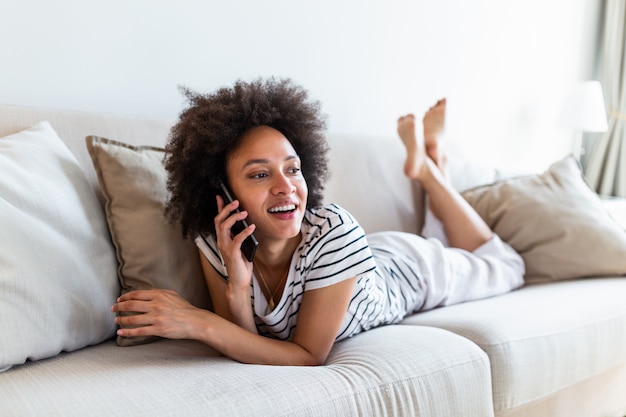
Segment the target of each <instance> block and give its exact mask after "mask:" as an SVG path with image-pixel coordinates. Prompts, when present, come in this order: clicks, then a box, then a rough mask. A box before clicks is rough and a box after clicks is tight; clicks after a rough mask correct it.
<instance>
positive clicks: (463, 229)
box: [398, 99, 493, 252]
mask: <svg viewBox="0 0 626 417" xmlns="http://www.w3.org/2000/svg"><path fill="white" fill-rule="evenodd" d="M445 112H446V100H445V99H442V100H439V101H438V102H437V103H436V104H435V105H434V106H432V107H431V108H430V109H428V111H427V112H426V114H425V115H424V118H423V120H422V122H423V126H424V142H423V144H422V143H421V142H420V141H419V140H418V138H417V135H416V133H415V116H414V115H412V114H408V115H406V116H402V117H400V118H399V119H398V135H399V136H400V138H401V139H402V142H403V143H404V146H405V148H406V151H407V156H406V160H405V163H404V174H405V175H406V176H407V177H409V178H410V179H412V180H415V181H419V182H420V183H421V185H422V188H423V189H424V191H425V192H426V193H427V194H428V200H429V204H430V209H431V211H432V212H433V214H434V215H435V216H436V217H437V218H439V220H440V221H441V222H442V224H443V227H444V230H445V233H446V237H447V238H448V242H449V244H450V246H452V247H456V248H460V249H465V250H468V251H470V252H471V251H474V250H475V249H476V248H478V247H479V246H481V245H482V244H484V243H485V242H487V241H488V240H490V239H491V238H492V236H493V232H492V230H491V229H490V228H489V226H487V224H486V223H485V222H484V221H483V219H482V218H481V217H480V216H479V215H478V213H476V212H475V211H474V209H473V208H472V206H470V205H469V204H468V203H467V201H465V199H463V197H462V196H461V195H460V194H459V193H458V192H457V191H456V190H455V189H454V188H453V187H452V185H451V184H450V183H449V182H448V180H447V178H446V175H445V172H446V163H447V160H446V156H445V154H444V152H443V150H442V149H441V147H440V146H439V139H440V137H441V135H442V133H443V129H444V126H445Z"/></svg>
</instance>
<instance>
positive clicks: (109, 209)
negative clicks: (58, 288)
mask: <svg viewBox="0 0 626 417" xmlns="http://www.w3.org/2000/svg"><path fill="white" fill-rule="evenodd" d="M86 142H87V149H88V150H89V155H90V156H91V159H92V161H93V165H94V167H95V169H96V173H97V174H98V181H99V183H100V187H101V189H102V193H103V195H104V198H105V213H106V218H107V222H108V224H109V230H110V232H111V237H112V239H113V244H114V246H115V249H116V254H117V260H118V263H119V267H118V277H119V280H120V283H121V285H122V293H125V292H128V291H132V290H141V289H150V288H168V289H173V290H176V291H178V293H179V294H181V295H182V296H183V297H184V298H186V299H187V300H188V301H189V302H191V303H192V304H194V305H196V306H198V307H202V308H210V307H211V304H210V297H209V294H208V290H207V287H206V283H205V281H204V276H203V274H202V269H201V266H200V259H199V255H198V249H197V247H196V245H195V244H194V243H193V241H192V240H189V239H187V240H184V239H183V238H182V233H181V230H180V227H178V226H177V225H172V224H170V223H169V222H168V221H167V219H166V218H165V216H164V208H165V202H166V199H167V188H166V181H167V175H166V171H165V168H164V166H163V157H164V155H165V153H164V150H163V149H161V148H155V147H149V146H145V147H134V146H131V145H127V144H124V143H121V142H116V141H113V140H108V139H104V138H100V137H97V136H88V137H87V138H86ZM152 340H154V338H143V337H142V338H124V337H118V338H117V343H118V344H119V345H120V346H131V345H136V344H141V343H147V342H150V341H152Z"/></svg>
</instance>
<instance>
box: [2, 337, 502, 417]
mask: <svg viewBox="0 0 626 417" xmlns="http://www.w3.org/2000/svg"><path fill="white" fill-rule="evenodd" d="M0 392H2V393H3V401H2V404H0V415H16V416H17V415H19V416H22V417H24V416H39V415H46V416H48V417H54V416H63V417H70V416H80V417H82V416H86V415H89V416H107V417H108V416H112V415H128V416H135V417H137V416H150V417H152V416H155V415H184V416H188V417H192V416H207V415H216V416H218V415H219V416H277V415H281V416H356V415H362V416H376V415H396V416H412V417H413V416H432V417H435V416H481V417H483V416H492V415H493V412H492V409H491V383H490V375H489V363H488V359H487V356H486V355H485V353H484V352H483V351H481V350H480V349H479V348H478V347H477V346H476V345H474V344H473V343H471V342H469V341H468V340H465V339H463V338H461V337H459V336H457V335H455V334H453V333H450V332H446V331H443V330H441V329H435V328H427V327H420V326H415V327H409V326H388V327H383V328H379V329H375V330H372V331H370V332H366V333H363V334H361V335H358V336H356V337H354V338H352V339H348V340H345V341H343V342H340V343H338V344H337V345H335V347H334V348H333V350H332V352H331V355H330V357H329V358H328V361H327V364H326V365H325V366H319V367H279V366H260V365H245V364H241V363H238V362H234V361H232V360H230V359H228V358H224V357H220V356H219V355H217V354H216V353H215V352H214V351H213V350H211V349H210V348H208V347H207V346H206V345H203V344H201V343H199V342H194V341H175V340H161V341H157V342H155V343H152V344H145V345H139V346H133V347H127V348H120V347H117V346H116V345H115V342H113V341H110V342H107V343H104V344H101V345H98V346H95V347H90V348H87V349H83V350H80V351H77V352H73V353H71V354H61V355H59V356H58V357H56V358H53V359H48V360H44V361H39V362H33V363H27V364H25V365H22V366H18V367H14V368H13V369H11V370H9V371H7V372H6V373H4V374H0Z"/></svg>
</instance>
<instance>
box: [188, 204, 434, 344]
mask: <svg viewBox="0 0 626 417" xmlns="http://www.w3.org/2000/svg"><path fill="white" fill-rule="evenodd" d="M301 235H302V241H301V243H300V245H299V246H298V248H297V249H296V251H295V252H294V254H293V257H292V259H291V266H290V268H289V275H288V277H287V283H286V285H285V289H284V291H283V294H282V296H281V298H280V301H279V302H278V303H277V304H276V307H275V308H274V310H273V311H268V306H267V300H266V299H265V297H264V296H263V292H262V290H261V287H260V285H259V283H258V280H257V278H256V276H253V280H252V283H251V289H250V292H251V298H252V306H253V311H254V315H255V321H256V325H257V329H258V331H259V334H261V335H266V336H271V337H275V338H278V339H283V340H289V339H291V338H292V337H293V334H294V331H295V328H296V324H297V319H298V311H299V309H300V303H301V301H302V297H303V295H304V292H305V291H307V290H313V289H316V288H323V287H326V286H329V285H333V284H335V283H337V282H340V281H343V280H346V279H349V278H352V277H357V282H356V285H355V288H354V293H353V296H352V299H351V300H350V304H349V306H348V311H347V313H346V316H345V317H344V320H343V323H342V325H341V328H340V330H339V333H338V334H337V340H341V339H344V338H346V337H350V336H353V335H355V334H357V333H360V332H361V331H363V330H367V329H370V328H373V327H376V326H380V325H382V324H389V323H394V322H397V321H399V320H401V319H402V318H404V316H405V315H406V314H407V312H408V311H410V310H412V309H413V308H414V305H415V301H416V300H415V299H416V298H418V297H420V296H421V295H423V294H422V291H420V289H419V288H417V287H419V286H420V284H419V282H420V278H419V277H418V276H417V275H416V274H415V272H414V271H413V269H414V265H411V264H410V262H407V259H405V258H404V257H403V256H402V254H398V253H395V251H387V250H385V249H384V248H381V249H377V248H371V247H370V245H369V244H368V241H367V238H366V236H365V233H364V231H363V229H362V228H361V226H359V224H358V223H357V222H356V220H355V219H354V218H353V217H352V216H351V215H350V214H349V213H348V212H347V211H346V210H344V209H342V208H341V207H339V206H337V205H327V206H324V207H321V208H316V209H309V210H307V211H306V213H305V216H304V220H303V222H302V231H301ZM416 237H417V236H416ZM196 243H197V245H198V247H199V248H200V249H201V251H202V253H203V254H204V255H205V256H206V258H207V259H208V261H209V262H210V263H211V265H213V267H214V268H215V269H216V271H217V272H218V273H219V274H221V275H222V276H223V277H224V278H225V279H227V271H226V267H225V266H224V264H223V261H222V258H221V255H220V254H219V251H218V250H217V244H216V241H215V238H214V237H213V236H207V237H198V238H197V239H196ZM375 256H376V257H377V258H379V259H375ZM407 292H408V293H409V294H406V293H407ZM407 297H409V298H411V299H410V300H408V299H407Z"/></svg>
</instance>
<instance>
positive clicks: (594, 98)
mask: <svg viewBox="0 0 626 417" xmlns="http://www.w3.org/2000/svg"><path fill="white" fill-rule="evenodd" d="M559 124H560V125H561V126H562V127H567V128H570V129H576V130H580V131H583V132H604V131H606V130H607V129H608V126H607V123H606V108H605V107H604V95H603V94H602V86H601V85H600V83H599V82H598V81H585V82H583V83H581V84H579V85H577V86H576V87H575V88H573V89H572V90H571V91H570V92H569V94H568V95H567V96H566V98H565V101H564V103H563V109H562V112H561V118H560V122H559Z"/></svg>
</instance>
